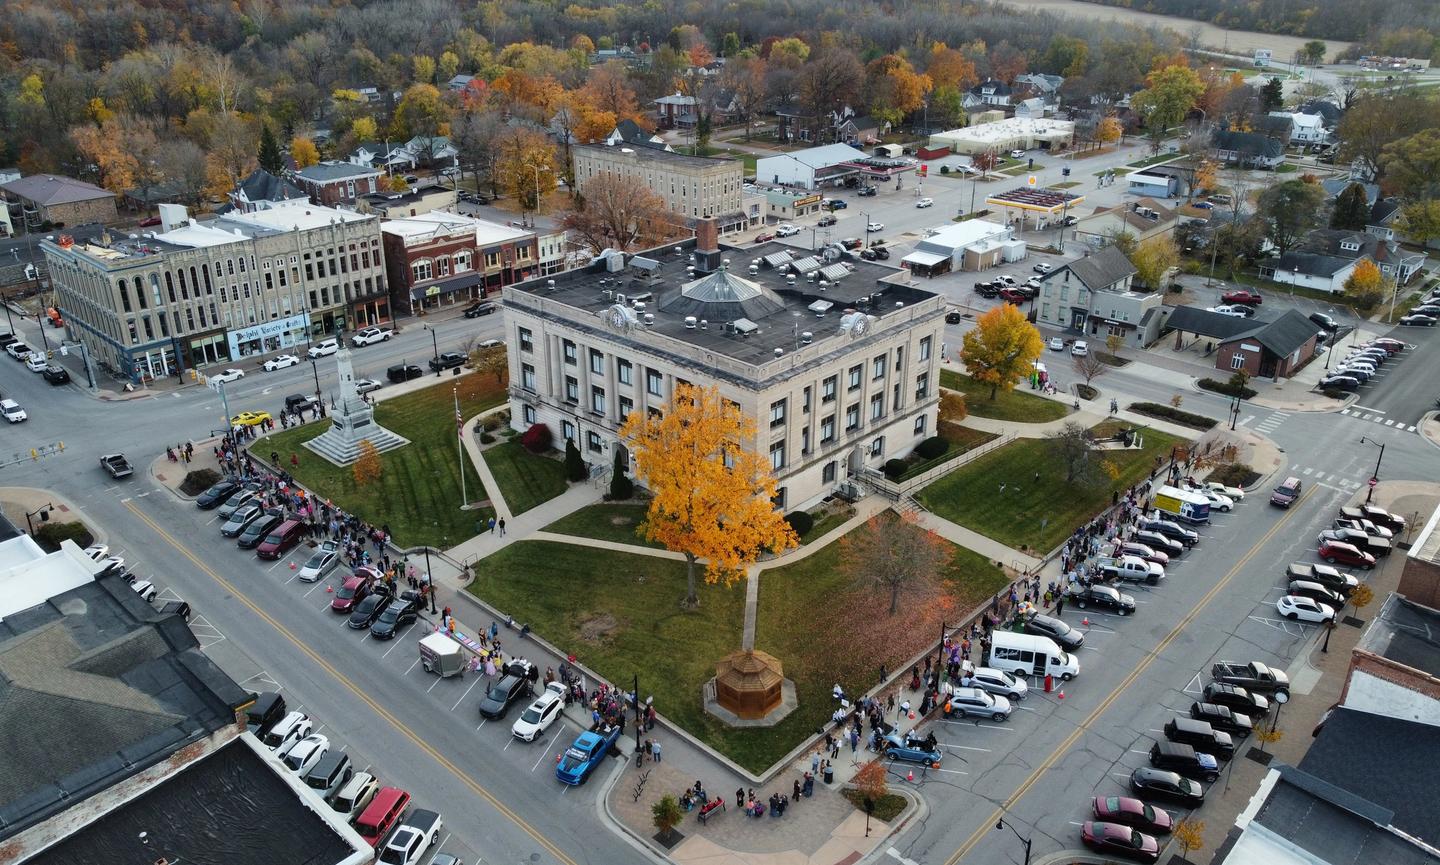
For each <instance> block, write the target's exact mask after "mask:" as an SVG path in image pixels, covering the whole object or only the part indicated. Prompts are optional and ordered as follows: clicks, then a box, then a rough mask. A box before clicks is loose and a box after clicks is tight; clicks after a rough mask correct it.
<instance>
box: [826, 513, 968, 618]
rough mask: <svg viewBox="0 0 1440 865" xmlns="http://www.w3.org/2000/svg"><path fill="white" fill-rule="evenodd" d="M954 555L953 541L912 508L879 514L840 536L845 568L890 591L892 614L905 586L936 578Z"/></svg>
mask: <svg viewBox="0 0 1440 865" xmlns="http://www.w3.org/2000/svg"><path fill="white" fill-rule="evenodd" d="M953 558H954V550H953V549H952V548H951V547H950V543H949V542H948V541H946V540H945V539H944V538H942V537H940V536H939V535H937V534H935V533H934V532H932V531H930V530H929V529H927V528H924V527H923V526H921V525H920V523H919V521H918V519H917V518H916V517H915V515H914V514H913V513H909V512H906V513H903V514H901V515H900V516H898V517H897V516H894V515H892V514H888V513H882V514H877V515H876V516H873V517H871V518H870V519H869V520H867V521H866V522H865V524H864V525H863V526H861V527H860V528H858V529H856V530H854V531H852V532H850V533H849V534H847V535H845V537H843V538H841V539H840V567H841V569H842V570H843V571H844V572H845V574H846V575H847V576H849V577H850V578H851V579H853V580H854V581H855V582H857V583H860V584H862V585H869V586H875V587H878V588H881V589H885V590H886V591H888V592H889V593H890V615H892V616H893V615H895V613H896V612H897V611H899V609H900V593H901V592H902V591H903V590H904V589H906V588H907V587H909V586H912V585H914V584H916V583H919V582H922V581H924V580H927V579H930V578H932V577H933V576H934V575H935V574H936V573H938V572H939V571H940V570H941V569H943V568H945V567H946V566H948V565H949V564H950V562H951V560H952V559H953Z"/></svg>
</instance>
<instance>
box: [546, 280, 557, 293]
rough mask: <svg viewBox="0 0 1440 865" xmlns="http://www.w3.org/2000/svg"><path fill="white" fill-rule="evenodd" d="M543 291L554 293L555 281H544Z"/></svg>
mask: <svg viewBox="0 0 1440 865" xmlns="http://www.w3.org/2000/svg"><path fill="white" fill-rule="evenodd" d="M545 290H546V291H554V290H555V280H553V279H547V280H545Z"/></svg>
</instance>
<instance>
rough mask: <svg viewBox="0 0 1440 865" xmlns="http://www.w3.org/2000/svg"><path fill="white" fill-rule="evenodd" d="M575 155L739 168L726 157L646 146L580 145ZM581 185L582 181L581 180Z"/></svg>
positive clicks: (733, 160)
mask: <svg viewBox="0 0 1440 865" xmlns="http://www.w3.org/2000/svg"><path fill="white" fill-rule="evenodd" d="M573 149H574V151H575V152H576V153H577V154H586V153H591V154H595V155H599V154H602V153H603V154H606V155H610V156H614V155H616V154H618V155H619V157H620V158H628V159H633V160H634V161H636V162H653V163H657V164H661V163H663V164H666V165H674V166H683V167H685V168H693V169H704V168H713V167H715V166H717V165H735V166H740V165H741V163H740V162H739V160H736V159H730V158H728V157H715V156H691V155H689V154H686V153H676V152H674V151H673V150H665V149H663V148H660V147H651V146H649V145H646V144H630V143H628V142H627V143H625V144H614V145H612V144H581V145H578V146H576V147H575V148H573ZM581 182H582V183H583V182H584V180H583V179H582V180H581Z"/></svg>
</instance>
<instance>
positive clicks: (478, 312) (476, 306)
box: [465, 300, 500, 318]
mask: <svg viewBox="0 0 1440 865" xmlns="http://www.w3.org/2000/svg"><path fill="white" fill-rule="evenodd" d="M499 311H500V305H499V304H497V303H494V302H493V301H489V300H482V301H480V302H479V303H472V304H470V305H469V306H467V307H465V317H466V318H478V317H480V316H482V315H489V314H490V313H492V312H499Z"/></svg>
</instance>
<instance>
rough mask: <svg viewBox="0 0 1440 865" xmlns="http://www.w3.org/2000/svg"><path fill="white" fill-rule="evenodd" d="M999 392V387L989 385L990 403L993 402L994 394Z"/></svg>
mask: <svg viewBox="0 0 1440 865" xmlns="http://www.w3.org/2000/svg"><path fill="white" fill-rule="evenodd" d="M999 390H1000V385H998V384H992V385H990V401H991V402H994V401H995V394H996V393H997V392H998V391H999Z"/></svg>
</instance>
